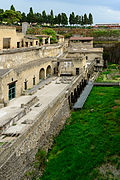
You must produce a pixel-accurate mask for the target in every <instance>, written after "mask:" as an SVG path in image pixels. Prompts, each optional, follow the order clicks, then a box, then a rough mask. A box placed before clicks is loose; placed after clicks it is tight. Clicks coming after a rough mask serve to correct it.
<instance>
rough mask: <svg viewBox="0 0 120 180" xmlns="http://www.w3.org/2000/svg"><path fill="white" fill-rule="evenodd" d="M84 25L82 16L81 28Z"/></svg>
mask: <svg viewBox="0 0 120 180" xmlns="http://www.w3.org/2000/svg"><path fill="white" fill-rule="evenodd" d="M83 25H84V17H83V16H82V20H81V26H83Z"/></svg>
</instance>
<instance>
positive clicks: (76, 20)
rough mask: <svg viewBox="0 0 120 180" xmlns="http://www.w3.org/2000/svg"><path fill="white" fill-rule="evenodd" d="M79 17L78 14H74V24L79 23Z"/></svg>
mask: <svg viewBox="0 0 120 180" xmlns="http://www.w3.org/2000/svg"><path fill="white" fill-rule="evenodd" d="M79 17H80V16H79V15H76V17H75V24H77V25H78V24H80V23H79Z"/></svg>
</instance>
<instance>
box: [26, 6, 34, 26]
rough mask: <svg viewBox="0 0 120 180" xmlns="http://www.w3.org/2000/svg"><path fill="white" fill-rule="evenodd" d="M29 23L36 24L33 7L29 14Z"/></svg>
mask: <svg viewBox="0 0 120 180" xmlns="http://www.w3.org/2000/svg"><path fill="white" fill-rule="evenodd" d="M27 22H29V23H34V22H35V15H34V13H33V9H32V7H30V11H29V13H28V14H27Z"/></svg>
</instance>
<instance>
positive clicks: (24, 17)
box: [22, 12, 27, 22]
mask: <svg viewBox="0 0 120 180" xmlns="http://www.w3.org/2000/svg"><path fill="white" fill-rule="evenodd" d="M26 21H27V17H26V15H25V13H24V12H23V13H22V22H26Z"/></svg>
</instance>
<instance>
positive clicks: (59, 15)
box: [58, 14, 62, 25]
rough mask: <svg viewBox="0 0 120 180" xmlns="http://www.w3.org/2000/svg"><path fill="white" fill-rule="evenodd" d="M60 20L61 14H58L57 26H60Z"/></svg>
mask: <svg viewBox="0 0 120 180" xmlns="http://www.w3.org/2000/svg"><path fill="white" fill-rule="evenodd" d="M61 19H62V17H61V14H58V24H59V25H60V24H61Z"/></svg>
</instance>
